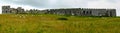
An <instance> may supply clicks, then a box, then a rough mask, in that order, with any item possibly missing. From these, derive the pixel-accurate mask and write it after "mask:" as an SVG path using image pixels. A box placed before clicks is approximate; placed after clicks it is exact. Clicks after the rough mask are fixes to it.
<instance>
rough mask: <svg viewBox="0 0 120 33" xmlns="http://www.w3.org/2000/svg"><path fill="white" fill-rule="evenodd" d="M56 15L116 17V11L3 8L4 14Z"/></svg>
mask: <svg viewBox="0 0 120 33" xmlns="http://www.w3.org/2000/svg"><path fill="white" fill-rule="evenodd" d="M23 13H30V14H56V15H74V16H116V9H91V8H62V9H47V10H37V9H30V10H26V11H25V10H24V9H23V8H22V7H18V8H17V9H15V8H10V6H2V14H23Z"/></svg>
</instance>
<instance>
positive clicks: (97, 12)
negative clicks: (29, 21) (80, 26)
mask: <svg viewBox="0 0 120 33" xmlns="http://www.w3.org/2000/svg"><path fill="white" fill-rule="evenodd" d="M47 11H48V14H58V15H75V16H116V9H88V8H68V9H47Z"/></svg>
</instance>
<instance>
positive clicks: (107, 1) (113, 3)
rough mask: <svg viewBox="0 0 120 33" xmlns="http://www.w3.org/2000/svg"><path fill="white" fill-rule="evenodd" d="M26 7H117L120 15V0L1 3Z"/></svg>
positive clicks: (13, 0)
mask: <svg viewBox="0 0 120 33" xmlns="http://www.w3.org/2000/svg"><path fill="white" fill-rule="evenodd" d="M2 3H3V4H4V3H6V4H10V5H11V4H12V5H14V6H22V7H24V8H40V9H43V8H80V7H82V8H116V9H117V15H119V16H120V14H119V13H120V1H119V0H1V4H2Z"/></svg>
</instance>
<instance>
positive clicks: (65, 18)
mask: <svg viewBox="0 0 120 33" xmlns="http://www.w3.org/2000/svg"><path fill="white" fill-rule="evenodd" d="M58 20H68V19H67V18H58Z"/></svg>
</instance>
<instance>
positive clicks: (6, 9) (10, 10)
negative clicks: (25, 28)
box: [2, 6, 25, 14]
mask: <svg viewBox="0 0 120 33" xmlns="http://www.w3.org/2000/svg"><path fill="white" fill-rule="evenodd" d="M19 13H25V11H24V9H22V7H18V8H17V9H15V8H10V6H2V14H19Z"/></svg>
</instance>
